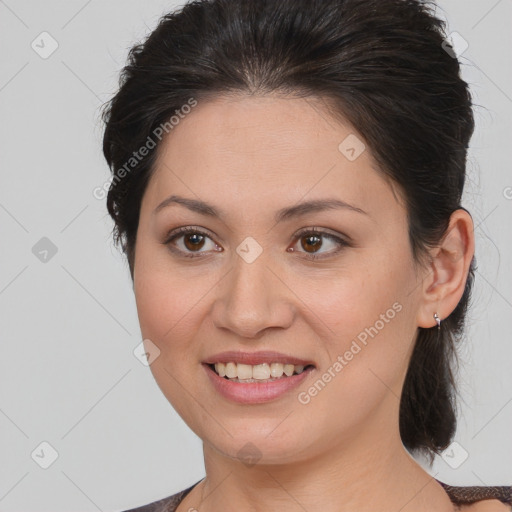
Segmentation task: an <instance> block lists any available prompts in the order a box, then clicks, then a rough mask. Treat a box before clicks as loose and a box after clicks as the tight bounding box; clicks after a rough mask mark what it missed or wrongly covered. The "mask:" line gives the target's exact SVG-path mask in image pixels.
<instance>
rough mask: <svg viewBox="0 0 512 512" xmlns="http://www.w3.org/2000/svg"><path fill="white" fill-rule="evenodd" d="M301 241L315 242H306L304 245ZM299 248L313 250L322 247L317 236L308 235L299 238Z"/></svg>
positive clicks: (320, 240) (320, 239)
mask: <svg viewBox="0 0 512 512" xmlns="http://www.w3.org/2000/svg"><path fill="white" fill-rule="evenodd" d="M302 240H315V241H314V242H307V243H306V245H304V244H303V243H302ZM301 246H302V248H303V249H306V251H307V250H308V249H307V247H310V248H313V249H320V247H322V238H321V237H319V236H317V235H308V236H304V237H302V238H301ZM308 252H315V251H308Z"/></svg>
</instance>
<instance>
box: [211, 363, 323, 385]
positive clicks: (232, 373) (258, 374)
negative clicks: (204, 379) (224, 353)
mask: <svg viewBox="0 0 512 512" xmlns="http://www.w3.org/2000/svg"><path fill="white" fill-rule="evenodd" d="M206 366H208V367H209V368H210V369H211V370H212V371H213V372H215V373H216V374H217V375H218V376H219V377H223V378H224V379H226V380H229V381H232V382H242V383H258V382H259V383H264V382H273V381H275V380H279V379H283V378H287V377H291V376H292V375H300V374H301V373H303V372H304V371H307V370H310V369H312V368H314V365H312V364H308V365H306V366H302V365H294V364H282V363H270V364H269V363H262V364H256V365H250V364H241V363H238V364H237V363H235V362H227V363H215V364H213V363H211V364H206Z"/></svg>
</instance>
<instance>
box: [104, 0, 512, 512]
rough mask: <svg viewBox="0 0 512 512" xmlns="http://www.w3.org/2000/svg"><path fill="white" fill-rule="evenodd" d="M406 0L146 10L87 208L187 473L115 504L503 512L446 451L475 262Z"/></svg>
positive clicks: (435, 48)
mask: <svg viewBox="0 0 512 512" xmlns="http://www.w3.org/2000/svg"><path fill="white" fill-rule="evenodd" d="M443 29H444V27H443V23H442V22H441V21H440V20H439V19H437V18H436V17H435V15H434V13H433V10H432V8H431V7H429V6H428V5H425V4H423V3H420V2H419V1H413V0H408V1H404V0H315V1H311V0H307V1H306V0H266V1H263V0H213V1H209V2H208V1H197V2H191V3H189V4H187V5H185V7H184V8H183V9H182V10H181V11H179V12H176V13H173V14H169V15H166V16H164V17H163V18H162V19H161V21H160V23H159V25H158V27H157V28H156V29H155V30H154V31H153V32H152V34H151V35H150V36H149V38H148V39H147V40H146V41H145V43H144V44H141V45H138V46H135V47H134V48H133V49H132V50H131V53H130V58H129V63H128V65H127V66H126V67H125V69H124V70H123V73H122V79H121V86H120V90H119V92H118V93H117V94H116V95H115V97H114V98H113V99H112V100H111V102H110V103H109V104H108V105H107V108H106V110H105V112H104V119H105V122H106V128H105V135H104V154H105V157H106V160H107V162H108V164H109V166H110V168H111V169H112V172H113V181H112V184H111V187H110V190H109V194H108V199H107V205H108V210H109V213H110V214H111V216H112V218H113V219H114V221H115V228H114V235H115V238H116V241H117V242H120V243H121V245H122V248H123V250H124V251H125V253H126V255H127V258H128V263H129V267H130V272H131V277H132V279H133V284H134V292H135V297H136V303H137V310H138V315H139V321H140V325H141V331H142V334H143V337H144V346H145V349H146V356H147V358H148V361H149V363H150V368H151V371H152V373H153V375H154V377H155V379H156V381H157V383H158V385H159V387H160V388H161V390H162V392H163V393H164V395H165V396H166V398H167V399H168V400H169V402H170V403H171V404H172V406H173V407H174V408H175V409H176V411H177V412H178V413H179V414H180V415H181V417H182V418H183V419H184V421H185V422H186V423H187V424H188V425H189V426H190V428H191V429H192V430H193V431H194V432H195V433H196V434H197V435H198V436H199V437H200V438H201V439H202V440H203V443H204V459H205V468H206V477H205V478H204V479H203V480H201V481H200V482H198V483H196V484H195V485H193V486H191V487H189V488H188V489H185V490H184V491H182V492H181V493H178V494H176V495H173V496H170V497H168V498H166V499H164V500H160V501H157V502H154V503H152V504H149V505H146V506H143V507H140V508H137V509H134V510H138V511H140V512H141V511H150V510H151V511H156V510H159V511H160V510H162V511H163V510H165V511H177V512H185V511H190V510H200V511H201V512H212V511H219V510H235V509H236V510H253V511H263V510H265V511H266V510H275V509H279V510H284V511H288V510H290V511H292V510H299V509H302V510H307V511H310V512H313V511H317V510H322V511H323V512H326V511H327V512H329V511H340V510H344V511H348V510H357V511H364V510H393V511H395V510H397V511H398V510H400V511H402V512H412V511H414V512H427V511H429V512H431V511H433V510H435V511H439V512H449V511H454V510H472V511H478V510H489V511H491V510H495V511H499V510H510V509H511V505H512V498H511V488H510V487H503V486H501V487H471V488H469V487H468V488H463V487H450V486H448V485H446V484H444V483H443V482H440V481H438V480H436V479H435V478H433V477H432V476H430V475H429V474H428V473H427V472H426V471H425V470H424V469H423V468H422V467H421V466H420V465H419V464H418V463H417V462H416V460H415V459H414V458H413V457H412V455H427V456H428V457H430V462H432V460H433V457H434V455H435V454H440V453H441V452H443V450H446V449H452V450H453V449H454V447H453V445H451V441H452V440H453V436H454V433H455V428H456V416H455V400H454V394H455V386H454V378H453V375H452V366H451V365H452V364H453V360H454V356H455V343H456V341H457V340H459V339H460V337H461V336H462V333H463V327H464V318H465V312H466V309H467V307H468V301H469V297H470V291H471V286H472V283H473V272H474V235H473V222H472V218H471V216H470V214H469V213H468V211H467V210H465V209H464V208H463V207H462V205H461V196H462V191H463V187H464V179H465V162H466V151H467V148H468V143H469V140H470V137H471V134H472V132H473V127H474V123H473V115H472V108H471V97H470V94H469V91H468V86H467V84H466V83H465V82H464V81H463V80H462V79H461V77H460V74H459V64H458V61H457V59H456V58H455V57H456V55H455V54H454V51H453V48H450V47H449V46H447V44H446V42H445V37H446V35H445V34H444V32H443Z"/></svg>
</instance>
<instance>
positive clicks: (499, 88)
mask: <svg viewBox="0 0 512 512" xmlns="http://www.w3.org/2000/svg"><path fill="white" fill-rule="evenodd" d="M176 5H178V4H177V3H175V2H170V1H167V2H166V1H161V0H145V1H144V2H135V1H133V0H132V1H126V0H123V1H122V0H110V1H108V2H106V1H100V0H89V1H84V0H73V1H69V0H68V1H63V0H60V1H59V0H52V1H46V2H37V1H34V0H33V1H22V0H5V1H3V0H0V42H1V47H2V50H3V51H2V66H1V69H0V115H1V120H2V122H1V124H0V140H1V145H0V172H1V188H0V226H1V251H0V253H1V260H0V314H1V317H0V318H1V325H0V335H1V343H2V357H1V358H0V375H1V386H0V432H1V436H0V450H1V457H0V460H1V461H2V464H0V511H10V512H20V511H23V512H29V511H52V512H61V511H69V510H75V511H77V510H83V511H95V510H102V511H119V510H124V509H127V508H131V507H134V506H136V505H141V504H144V503H148V502H150V501H153V500H155V499H157V498H161V497H164V496H167V495H169V494H172V493H174V492H177V491H179V490H181V489H183V488H185V487H187V486H189V485H191V484H192V483H194V482H196V481H197V480H199V479H200V478H202V477H203V476H204V466H203V460H202V450H201V442H200V440H199V439H198V438H197V437H196V436H195V434H193V433H192V432H191V431H190V430H189V429H188V427H187V426H186V425H185V424H184V423H183V422H182V420H181V418H180V417H179V416H178V415H177V414H176V412H175V411H174V410H173V409H172V407H171V406H170V405H169V404H168V402H167V401H166V399H165V398H164V397H163V395H162V393H161V391H160V390H159V388H158V387H157V385H156V383H155V382H154V380H153V377H152V375H151V373H150V370H149V368H148V367H146V366H144V365H143V364H141V362H140V361H139V360H138V359H137V358H136V357H135V356H134V354H133V350H134V349H135V347H137V345H138V344H139V343H140V342H141V335H140V330H139V326H138V321H137V314H136V308H135V301H134V297H133V290H132V283H131V280H130V277H129V273H128V269H127V266H126V264H125V262H124V258H123V257H122V256H121V254H120V253H119V252H118V251H117V249H116V248H114V246H113V244H112V242H111V239H110V230H111V227H112V225H111V222H110V218H109V217H108V215H107V214H106V209H105V202H104V201H100V200H97V199H96V198H95V197H94V196H93V189H94V188H95V187H98V186H102V185H103V184H104V183H105V182H108V181H109V176H110V174H109V171H108V168H107V166H106V164H105V162H104V160H103V157H102V154H101V133H102V127H101V124H100V121H99V112H100V110H99V107H100V106H101V104H102V103H103V102H104V101H106V100H107V99H108V98H110V97H111V95H112V94H113V93H114V92H115V90H116V86H117V78H118V72H119V70H120V69H121V67H122V66H123V64H124V62H125V58H126V54H127V50H128V48H129V47H130V46H131V45H132V44H134V43H135V42H136V41H138V40H140V39H141V38H143V37H144V36H145V35H146V34H147V33H148V32H149V31H150V30H151V29H152V28H154V27H155V25H156V22H157V20H158V18H159V17H160V15H162V14H163V13H164V12H166V11H169V10H172V9H173V8H174V7H175V6H176ZM440 6H441V8H442V10H443V11H444V13H445V14H442V15H443V16H446V18H447V19H448V20H449V32H450V31H457V32H458V33H460V34H461V35H462V36H463V37H464V39H465V40H467V41H468V43H469V48H468V49H467V50H466V51H465V52H464V53H463V55H462V57H461V59H462V62H463V64H464V66H463V67H464V77H465V78H466V79H467V80H468V81H469V82H470V83H471V85H472V91H473V94H474V100H475V103H476V104H477V105H481V107H477V108H476V121H477V129H476V133H475V135H474V137H473V139H472V147H471V152H470V168H469V176H468V184H467V190H466V196H465V202H464V205H465V206H466V207H467V208H469V209H470V211H471V212H472V214H473V217H474V220H475V225H476V226H477V227H476V231H475V233H476V242H477V258H478V261H479V268H478V272H477V277H476V285H475V293H474V299H473V308H472V310H471V313H470V315H469V323H470V326H469V330H468V336H467V340H466V342H465V344H464V346H463V347H462V350H461V361H462V370H461V372H460V374H459V387H460V394H461V400H460V409H461V411H460V419H459V427H458V431H457V435H456V441H457V443H458V445H456V446H455V447H454V450H455V451H454V454H455V459H457V460H458V461H459V463H460V461H461V460H462V459H463V458H464V456H465V453H466V452H467V454H468V458H467V460H465V461H464V462H462V463H460V464H459V463H457V466H458V467H456V468H455V467H452V466H454V464H453V463H451V465H450V464H449V463H448V462H446V461H445V459H443V458H441V457H439V458H437V459H436V462H435V465H434V467H433V468H432V470H431V474H432V475H435V477H436V478H438V479H440V480H442V481H444V482H446V483H450V484H453V485H500V484H501V485H504V484H508V485H510V484H511V483H512V463H511V461H512V438H511V435H510V431H511V429H510V427H511V424H512V403H511V402H512V372H511V371H510V361H511V359H512V357H511V356H512V345H511V343H510V340H511V337H510V332H509V330H510V327H509V325H510V324H509V319H510V317H511V314H512V291H511V287H510V284H511V283H512V280H511V269H512V264H511V254H512V251H511V250H510V248H511V246H512V230H511V229H510V220H511V216H510V214H511V209H512V200H511V199H510V198H511V197H512V189H511V188H510V187H512V174H511V171H510V169H511V159H512V157H511V152H510V144H511V132H512V122H511V119H512V88H511V83H512V66H511V63H512V59H511V57H512V55H511V48H512V44H511V26H510V25H511V23H510V20H511V19H512V0H499V1H487V0H456V1H455V0H452V1H448V0H445V1H443V0H441V2H440ZM43 31H47V32H48V33H49V34H51V37H52V38H54V39H55V40H56V41H57V43H58V48H57V50H56V51H55V52H54V53H53V54H52V55H50V56H49V57H48V58H46V59H43V58H42V57H41V56H40V54H39V53H37V52H36V51H35V50H34V49H33V48H32V47H31V43H32V42H33V41H34V40H35V44H36V43H38V41H39V43H38V44H39V46H40V48H39V50H40V51H42V50H43V48H42V47H43V46H44V51H48V49H49V48H51V41H50V40H49V39H45V40H44V43H41V36H39V35H40V34H41V32H43ZM44 37H47V36H44ZM507 225H508V226H509V227H507ZM43 237H46V238H47V239H48V240H50V241H51V244H53V246H54V247H55V249H56V251H57V252H56V253H55V254H52V252H51V248H50V244H49V242H48V240H43V241H41V239H42V238H43ZM34 246H35V247H36V248H35V249H33V248H34ZM44 249H48V250H49V252H48V253H47V254H46V261H41V258H43V257H44V255H45V253H44V252H41V251H43V250H44ZM43 441H46V442H47V443H49V444H50V445H51V446H52V447H53V448H54V449H55V450H56V452H57V453H58V457H57V459H56V460H55V461H54V462H53V464H51V465H50V466H49V467H48V468H47V469H43V468H42V467H40V464H41V463H43V464H44V459H45V458H46V462H48V461H49V460H50V459H49V458H48V457H50V456H51V450H50V449H49V448H48V447H47V446H46V445H43V446H41V445H40V444H41V443H42V442H43ZM459 445H460V446H459ZM34 450H35V452H34ZM32 453H35V454H34V455H33V456H31V454H32ZM452 458H453V453H452ZM446 460H449V459H446ZM420 463H422V464H423V461H420Z"/></svg>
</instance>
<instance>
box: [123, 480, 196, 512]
mask: <svg viewBox="0 0 512 512" xmlns="http://www.w3.org/2000/svg"><path fill="white" fill-rule="evenodd" d="M200 481H201V480H199V482H200ZM199 482H196V483H195V484H194V485H191V486H190V487H187V488H186V489H183V490H182V491H179V492H177V493H176V494H173V495H171V496H168V497H167V498H163V499H160V500H158V501H153V502H152V503H148V504H147V505H142V506H141V507H137V508H131V509H130V510H123V511H122V512H175V510H176V509H177V508H178V505H179V504H180V503H181V502H182V501H183V498H184V497H185V496H186V495H187V494H188V493H189V492H190V491H191V490H192V489H193V488H194V487H195V486H196V485H197V484H198V483H199Z"/></svg>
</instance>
